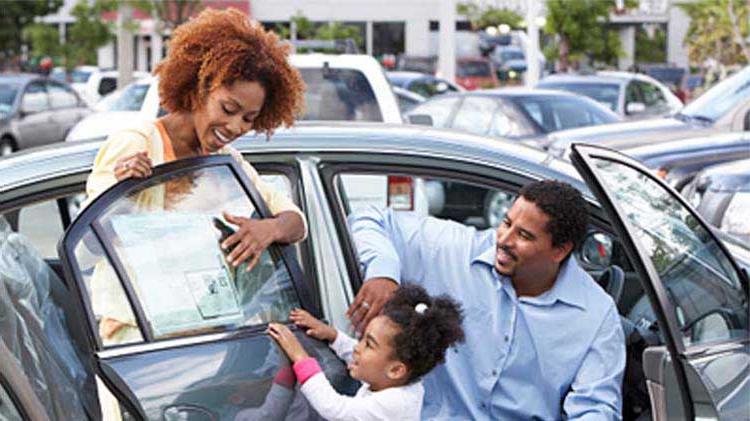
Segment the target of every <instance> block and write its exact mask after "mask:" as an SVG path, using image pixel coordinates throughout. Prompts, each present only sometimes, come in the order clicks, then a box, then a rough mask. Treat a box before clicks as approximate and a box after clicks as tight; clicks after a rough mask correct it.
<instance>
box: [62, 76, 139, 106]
mask: <svg viewBox="0 0 750 421" xmlns="http://www.w3.org/2000/svg"><path fill="white" fill-rule="evenodd" d="M148 76H149V73H148V72H142V71H138V70H134V71H133V80H138V79H142V78H144V77H148ZM50 78H52V79H55V80H57V81H59V82H68V81H72V83H71V86H72V87H73V89H75V90H76V92H78V95H80V96H81V98H83V100H84V101H86V104H88V106H89V107H94V106H95V105H96V103H97V102H99V100H100V99H102V98H103V97H105V96H107V95H109V94H110V93H112V92H114V91H115V90H117V71H116V70H102V69H99V68H98V67H95V66H78V67H76V68H75V69H73V71H72V72H70V73H66V72H65V69H64V68H61V67H56V68H55V69H54V70H53V71H52V73H51V74H50Z"/></svg>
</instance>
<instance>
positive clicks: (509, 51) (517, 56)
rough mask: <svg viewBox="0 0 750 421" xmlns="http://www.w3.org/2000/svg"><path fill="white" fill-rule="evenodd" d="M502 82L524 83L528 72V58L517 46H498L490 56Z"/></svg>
mask: <svg viewBox="0 0 750 421" xmlns="http://www.w3.org/2000/svg"><path fill="white" fill-rule="evenodd" d="M489 58H490V60H491V61H492V64H494V66H495V71H496V72H497V77H498V79H500V81H501V82H508V81H511V82H513V81H522V80H523V74H524V73H525V72H526V67H527V65H526V56H525V55H524V53H523V49H522V48H521V47H519V46H516V45H505V46H503V45H498V46H497V47H495V49H494V50H492V53H490V55H489Z"/></svg>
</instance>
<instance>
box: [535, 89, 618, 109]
mask: <svg viewBox="0 0 750 421" xmlns="http://www.w3.org/2000/svg"><path fill="white" fill-rule="evenodd" d="M539 87H540V88H544V89H560V90H563V91H568V92H573V93H574V94H579V95H584V96H587V97H589V98H591V99H593V100H594V101H597V102H600V103H602V104H603V105H604V106H606V107H607V108H609V109H610V110H612V111H617V104H618V103H619V102H620V85H617V84H613V83H562V82H547V83H545V82H542V83H540V84H539Z"/></svg>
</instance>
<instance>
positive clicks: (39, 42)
mask: <svg viewBox="0 0 750 421" xmlns="http://www.w3.org/2000/svg"><path fill="white" fill-rule="evenodd" d="M23 39H24V40H26V41H27V42H29V43H30V44H31V51H30V53H31V55H32V56H36V57H44V56H49V57H60V56H62V55H63V52H62V45H61V44H60V32H59V30H58V29H57V26H54V25H48V24H44V23H34V24H31V25H27V26H26V27H24V28H23Z"/></svg>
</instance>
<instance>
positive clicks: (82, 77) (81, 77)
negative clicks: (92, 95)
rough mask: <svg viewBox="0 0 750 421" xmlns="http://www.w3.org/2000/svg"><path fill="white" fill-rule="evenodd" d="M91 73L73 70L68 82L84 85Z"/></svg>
mask: <svg viewBox="0 0 750 421" xmlns="http://www.w3.org/2000/svg"><path fill="white" fill-rule="evenodd" d="M91 73H93V72H87V71H84V70H73V73H71V74H70V82H71V83H86V82H88V80H89V78H90V77H91Z"/></svg>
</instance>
